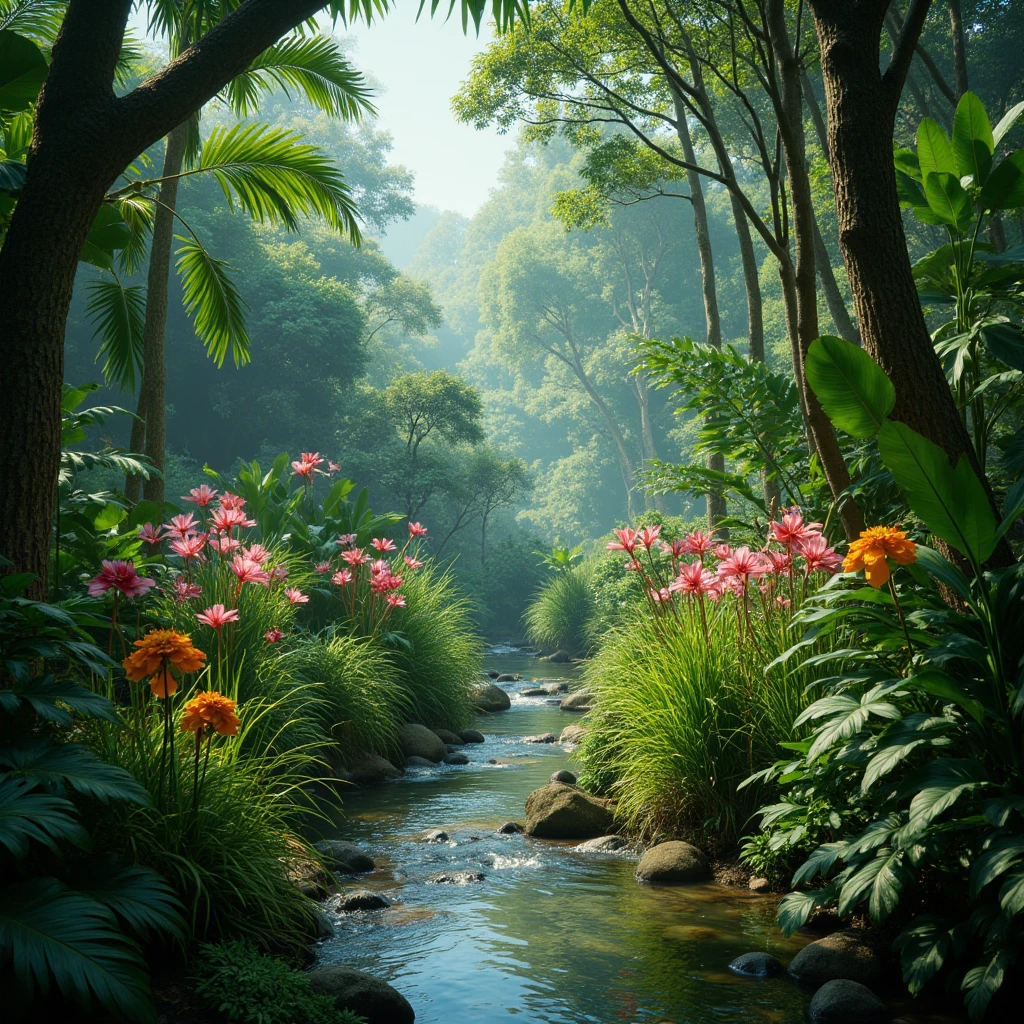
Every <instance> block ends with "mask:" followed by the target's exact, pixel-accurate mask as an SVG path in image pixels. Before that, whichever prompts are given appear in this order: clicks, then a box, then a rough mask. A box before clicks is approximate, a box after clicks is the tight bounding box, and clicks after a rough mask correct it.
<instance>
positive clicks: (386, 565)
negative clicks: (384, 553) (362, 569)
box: [370, 558, 391, 576]
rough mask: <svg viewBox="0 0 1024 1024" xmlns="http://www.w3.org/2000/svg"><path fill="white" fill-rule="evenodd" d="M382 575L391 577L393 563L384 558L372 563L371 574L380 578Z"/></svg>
mask: <svg viewBox="0 0 1024 1024" xmlns="http://www.w3.org/2000/svg"><path fill="white" fill-rule="evenodd" d="M381 573H387V574H388V575H389V576H390V575H391V563H390V562H389V561H387V559H384V558H378V559H376V560H375V561H373V562H371V563H370V574H371V575H373V576H380V574H381Z"/></svg>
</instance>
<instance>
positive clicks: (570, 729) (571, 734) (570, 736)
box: [558, 725, 587, 743]
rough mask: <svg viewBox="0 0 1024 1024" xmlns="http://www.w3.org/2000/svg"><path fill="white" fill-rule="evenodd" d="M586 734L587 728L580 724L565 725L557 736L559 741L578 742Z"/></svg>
mask: <svg viewBox="0 0 1024 1024" xmlns="http://www.w3.org/2000/svg"><path fill="white" fill-rule="evenodd" d="M586 735H587V730H586V729H584V728H583V726H582V725H567V726H566V727H565V728H564V729H563V730H562V733H561V735H560V736H559V737H558V742H559V743H579V742H580V741H581V740H582V739H583V737H584V736H586Z"/></svg>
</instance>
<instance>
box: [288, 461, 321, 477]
mask: <svg viewBox="0 0 1024 1024" xmlns="http://www.w3.org/2000/svg"><path fill="white" fill-rule="evenodd" d="M314 469H316V466H314V465H313V463H312V462H300V461H297V460H296V461H293V462H292V476H301V477H304V478H305V479H306V480H312V479H313V470H314Z"/></svg>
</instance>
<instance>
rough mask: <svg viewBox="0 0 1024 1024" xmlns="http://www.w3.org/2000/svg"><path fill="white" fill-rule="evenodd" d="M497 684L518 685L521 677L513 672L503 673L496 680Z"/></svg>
mask: <svg viewBox="0 0 1024 1024" xmlns="http://www.w3.org/2000/svg"><path fill="white" fill-rule="evenodd" d="M494 681H495V682H496V683H518V682H519V676H517V675H515V674H514V673H512V672H503V673H502V674H501V675H500V676H498V677H497V679H495V680H494Z"/></svg>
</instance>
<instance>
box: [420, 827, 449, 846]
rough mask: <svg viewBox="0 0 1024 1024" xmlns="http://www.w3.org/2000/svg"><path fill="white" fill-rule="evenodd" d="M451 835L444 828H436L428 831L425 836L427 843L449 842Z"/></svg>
mask: <svg viewBox="0 0 1024 1024" xmlns="http://www.w3.org/2000/svg"><path fill="white" fill-rule="evenodd" d="M449 839H450V837H449V835H448V833H447V832H445V830H444V829H443V828H435V829H434V830H433V831H432V832H428V833H427V834H426V835H425V836H424V837H423V842H425V843H447V842H448V841H449Z"/></svg>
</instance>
